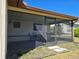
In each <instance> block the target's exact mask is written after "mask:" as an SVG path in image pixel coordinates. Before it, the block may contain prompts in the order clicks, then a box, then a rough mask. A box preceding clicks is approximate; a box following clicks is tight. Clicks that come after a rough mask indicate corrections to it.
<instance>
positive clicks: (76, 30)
mask: <svg viewBox="0 0 79 59" xmlns="http://www.w3.org/2000/svg"><path fill="white" fill-rule="evenodd" d="M74 35H75V37H79V28H75V30H74Z"/></svg>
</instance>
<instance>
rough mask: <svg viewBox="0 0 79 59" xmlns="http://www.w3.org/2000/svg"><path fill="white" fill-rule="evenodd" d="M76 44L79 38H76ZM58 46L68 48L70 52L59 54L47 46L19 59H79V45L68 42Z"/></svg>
mask: <svg viewBox="0 0 79 59" xmlns="http://www.w3.org/2000/svg"><path fill="white" fill-rule="evenodd" d="M74 42H79V38H76V37H75V39H74ZM58 46H60V47H62V48H66V49H68V51H67V52H64V53H57V52H55V51H53V50H50V49H48V48H47V46H40V47H37V48H35V49H33V50H31V51H30V52H28V53H25V54H23V55H22V56H21V57H19V59H79V45H77V44H75V43H72V42H68V43H64V44H60V45H58Z"/></svg>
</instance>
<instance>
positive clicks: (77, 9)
mask: <svg viewBox="0 0 79 59" xmlns="http://www.w3.org/2000/svg"><path fill="white" fill-rule="evenodd" d="M24 1H25V2H27V4H28V5H29V6H33V7H37V8H41V9H44V10H49V11H55V12H58V13H62V14H67V15H71V16H77V17H79V0H24Z"/></svg>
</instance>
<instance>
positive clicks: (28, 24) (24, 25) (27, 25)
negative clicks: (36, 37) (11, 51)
mask: <svg viewBox="0 0 79 59" xmlns="http://www.w3.org/2000/svg"><path fill="white" fill-rule="evenodd" d="M8 17H9V18H8V42H13V41H23V40H29V39H30V38H29V37H28V36H27V35H28V33H29V32H30V33H31V32H33V31H34V30H33V24H34V23H37V24H43V22H44V21H43V17H40V16H31V15H22V14H18V13H12V12H9V15H8ZM14 22H20V28H14V27H13V23H14Z"/></svg>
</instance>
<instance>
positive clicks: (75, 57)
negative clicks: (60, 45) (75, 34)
mask: <svg viewBox="0 0 79 59" xmlns="http://www.w3.org/2000/svg"><path fill="white" fill-rule="evenodd" d="M43 59H79V49H78V50H75V51H71V52H67V53H63V54H58V55H55V56H49V57H46V58H43Z"/></svg>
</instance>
